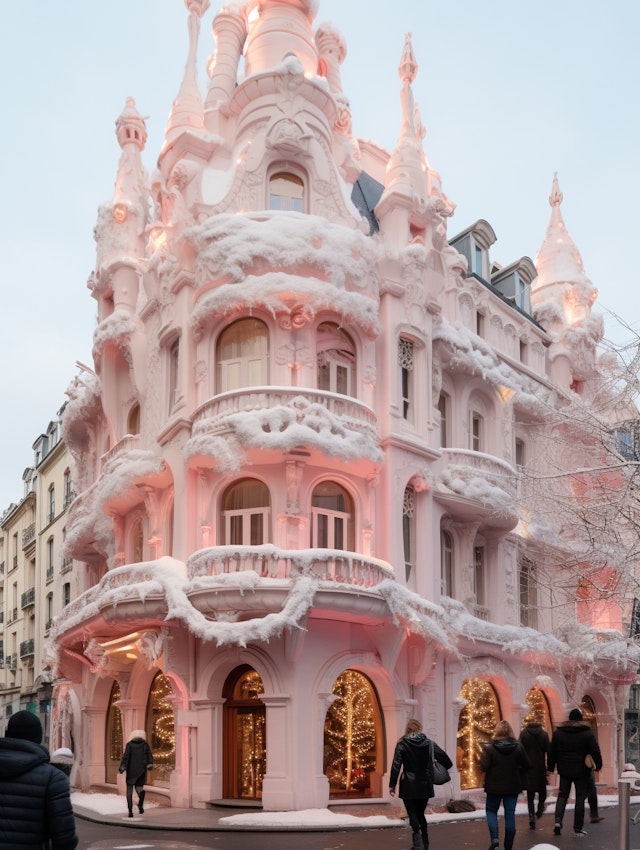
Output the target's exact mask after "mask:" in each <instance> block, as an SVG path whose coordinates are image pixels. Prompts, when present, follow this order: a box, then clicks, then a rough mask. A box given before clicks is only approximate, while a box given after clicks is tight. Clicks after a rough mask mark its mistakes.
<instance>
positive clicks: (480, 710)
mask: <svg viewBox="0 0 640 850" xmlns="http://www.w3.org/2000/svg"><path fill="white" fill-rule="evenodd" d="M460 697H461V698H462V699H463V700H466V702H465V704H464V708H463V709H462V711H461V712H460V719H459V721H458V736H457V737H458V743H457V747H456V751H457V765H456V766H457V768H458V770H459V772H460V788H462V790H463V791H466V790H467V788H478V787H479V786H480V781H481V773H480V755H481V753H482V748H483V747H484V745H485V744H486V743H487V741H489V740H490V739H491V736H492V735H493V730H494V729H495V727H496V724H497V723H498V721H499V720H500V703H499V702H498V695H497V694H496V692H495V689H494V687H493V685H491V683H490V682H485V681H484V680H482V679H479V678H477V677H475V676H474V677H473V678H471V679H465V680H464V682H463V683H462V688H461V690H460Z"/></svg>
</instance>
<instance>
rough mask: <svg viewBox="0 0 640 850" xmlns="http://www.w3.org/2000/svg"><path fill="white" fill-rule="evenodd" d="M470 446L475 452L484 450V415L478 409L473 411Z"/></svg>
mask: <svg viewBox="0 0 640 850" xmlns="http://www.w3.org/2000/svg"><path fill="white" fill-rule="evenodd" d="M469 437H470V443H469V448H470V449H471V450H472V451H474V452H482V451H484V417H483V416H482V414H481V413H480V412H479V411H477V410H472V411H471V428H470V433H469Z"/></svg>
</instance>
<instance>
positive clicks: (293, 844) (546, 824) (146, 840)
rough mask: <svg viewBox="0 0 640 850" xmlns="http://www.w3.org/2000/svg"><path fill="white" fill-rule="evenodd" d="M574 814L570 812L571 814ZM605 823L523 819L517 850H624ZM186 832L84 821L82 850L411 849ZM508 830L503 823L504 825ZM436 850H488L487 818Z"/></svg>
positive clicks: (359, 835) (283, 835)
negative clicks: (582, 833)
mask: <svg viewBox="0 0 640 850" xmlns="http://www.w3.org/2000/svg"><path fill="white" fill-rule="evenodd" d="M567 814H568V815H570V813H569V812H568V813H567ZM604 814H605V816H606V817H605V820H604V821H603V822H602V823H599V824H589V823H587V824H586V826H585V828H586V829H587V830H588V835H587V836H586V837H584V838H576V837H574V835H573V830H572V827H571V817H569V820H568V822H567V823H566V824H565V830H564V834H563V835H561V836H560V837H557V836H554V835H553V819H552V815H545V817H543V818H542V820H541V821H539V824H540V829H536V830H535V831H532V830H530V829H529V827H528V823H527V819H526V818H524V817H518V818H517V825H518V833H517V835H516V841H515V845H514V850H531V848H533V847H535V846H536V844H543V843H546V844H550V845H551V846H552V847H557V848H559V850H576V848H583V850H618V847H619V836H618V809H617V808H608V809H606V810H605V812H604ZM185 827H186V829H185V830H184V831H181V830H166V829H143V828H140V827H138V828H131V827H128V826H126V825H123V826H119V825H114V824H97V823H90V822H88V821H85V820H83V819H81V818H79V819H78V833H79V835H80V844H79V850H194V848H201V847H209V848H218V850H248V848H257V847H259V848H260V850H298V848H301V847H304V850H365V848H366V850H409V848H410V847H411V834H410V832H409V829H408V828H393V829H368V830H339V831H331V832H316V831H314V832H295V831H283V832H273V831H270V832H257V831H251V832H242V831H234V832H229V831H227V832H216V831H204V830H203V831H191V830H189V829H188V824H185ZM501 827H502V823H501ZM429 834H430V839H431V841H430V844H431V848H430V850H464V848H474V850H487V847H488V846H489V837H488V832H487V827H486V824H485V822H484V820H482V819H477V820H471V821H462V822H461V821H449V822H446V823H435V824H431V825H430V827H429ZM630 836H631V842H630V845H629V846H630V850H640V824H639V825H637V826H636V825H633V824H631V825H630Z"/></svg>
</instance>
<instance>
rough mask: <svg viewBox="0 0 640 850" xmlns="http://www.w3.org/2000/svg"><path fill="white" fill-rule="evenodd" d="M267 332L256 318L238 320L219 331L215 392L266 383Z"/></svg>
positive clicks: (265, 327)
mask: <svg viewBox="0 0 640 850" xmlns="http://www.w3.org/2000/svg"><path fill="white" fill-rule="evenodd" d="M268 357H269V331H268V329H267V326H266V325H265V324H264V322H261V321H259V320H258V319H239V320H238V321H237V322H234V323H233V324H232V325H229V327H228V328H225V330H224V331H223V332H222V333H221V334H220V336H219V337H218V344H217V346H216V363H217V367H216V368H217V392H219V393H223V392H226V391H227V390H238V389H242V388H243V387H259V386H262V385H264V384H267V383H268V382H269V369H268V365H269V360H268Z"/></svg>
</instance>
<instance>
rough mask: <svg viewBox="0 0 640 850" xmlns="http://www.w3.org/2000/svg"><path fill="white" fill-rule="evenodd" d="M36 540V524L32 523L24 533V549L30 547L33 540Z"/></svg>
mask: <svg viewBox="0 0 640 850" xmlns="http://www.w3.org/2000/svg"><path fill="white" fill-rule="evenodd" d="M35 539H36V524H35V522H32V523H30V524H29V525H28V526H27V527H26V528H25V529H24V530H23V532H22V548H23V549H24V547H25V546H28V545H29V543H31V541H32V540H35Z"/></svg>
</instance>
